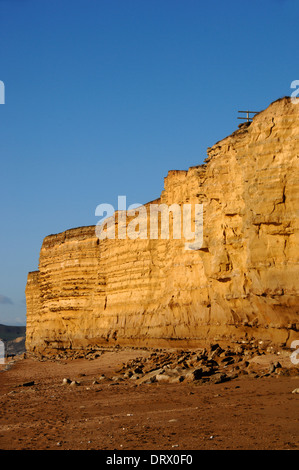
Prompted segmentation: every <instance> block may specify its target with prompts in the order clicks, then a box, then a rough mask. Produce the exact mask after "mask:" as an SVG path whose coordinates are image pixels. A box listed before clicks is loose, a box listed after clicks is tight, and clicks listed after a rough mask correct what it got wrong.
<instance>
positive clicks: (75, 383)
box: [70, 380, 80, 387]
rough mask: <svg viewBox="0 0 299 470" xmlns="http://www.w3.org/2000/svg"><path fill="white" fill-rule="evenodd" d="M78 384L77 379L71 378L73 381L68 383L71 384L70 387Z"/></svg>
mask: <svg viewBox="0 0 299 470" xmlns="http://www.w3.org/2000/svg"><path fill="white" fill-rule="evenodd" d="M78 385H80V382H78V381H77V380H73V381H72V382H71V383H70V386H71V387H76V386H78Z"/></svg>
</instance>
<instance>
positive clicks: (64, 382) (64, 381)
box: [62, 378, 72, 385]
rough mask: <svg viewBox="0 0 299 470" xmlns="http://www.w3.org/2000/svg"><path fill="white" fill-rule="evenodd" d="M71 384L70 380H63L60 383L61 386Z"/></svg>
mask: <svg viewBox="0 0 299 470" xmlns="http://www.w3.org/2000/svg"><path fill="white" fill-rule="evenodd" d="M71 382H72V381H71V379H67V378H64V379H63V381H62V385H67V384H70V383H71Z"/></svg>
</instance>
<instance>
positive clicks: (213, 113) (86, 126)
mask: <svg viewBox="0 0 299 470" xmlns="http://www.w3.org/2000/svg"><path fill="white" fill-rule="evenodd" d="M298 20H299V2H298V1H297V0H284V1H283V0H259V1H256V0H250V1H244V0H238V1H234V0H226V1H224V0H209V1H206V0H42V1H41V0H0V80H1V81H3V82H4V84H5V104H4V105H0V158H1V185H0V201H1V202H0V204H1V231H0V263H1V264H0V323H4V324H7V325H17V324H21V325H24V324H25V322H26V306H25V293H24V291H25V286H26V280H27V273H28V271H34V270H36V269H37V268H38V259H39V251H40V247H41V244H42V241H43V238H44V237H45V236H46V235H48V234H51V233H58V232H61V231H64V230H66V229H69V228H72V227H77V226H82V225H93V224H96V223H97V221H98V217H96V216H95V208H96V206H97V205H98V204H101V203H110V204H113V205H114V206H115V207H116V204H117V196H118V195H126V196H127V203H128V204H133V203H145V202H147V201H150V200H152V199H155V198H156V197H158V196H159V195H160V193H161V191H162V189H163V183H164V180H163V179H164V177H165V176H166V175H167V172H168V170H170V169H188V168H189V167H190V166H193V165H198V164H201V163H202V162H203V160H204V159H205V157H206V149H207V147H209V146H212V145H213V144H214V143H216V142H217V141H218V140H220V139H222V138H224V137H225V136H226V135H228V134H230V133H231V132H233V131H234V130H235V129H236V128H237V126H238V124H239V123H240V121H238V120H237V111H238V110H239V109H243V108H245V109H246V108H249V109H253V110H254V111H256V110H261V109H264V108H266V107H267V106H268V105H269V104H270V103H271V102H272V101H274V100H276V99H277V98H280V97H281V96H285V95H290V94H291V93H292V91H293V90H291V89H290V84H291V82H292V81H293V80H296V79H299V70H298V50H299V48H298V46H299V32H298V31H299V29H298V24H299V21H298Z"/></svg>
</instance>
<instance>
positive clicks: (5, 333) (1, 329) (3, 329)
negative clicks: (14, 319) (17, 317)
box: [0, 325, 26, 342]
mask: <svg viewBox="0 0 299 470" xmlns="http://www.w3.org/2000/svg"><path fill="white" fill-rule="evenodd" d="M25 335H26V326H7V325H0V339H1V340H2V341H4V342H5V341H13V340H14V339H16V338H19V337H20V336H25Z"/></svg>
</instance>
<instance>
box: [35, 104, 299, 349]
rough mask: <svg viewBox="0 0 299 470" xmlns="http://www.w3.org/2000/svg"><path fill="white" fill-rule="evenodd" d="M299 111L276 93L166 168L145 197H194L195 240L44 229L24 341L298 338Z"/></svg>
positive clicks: (91, 343)
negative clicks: (182, 165) (201, 159)
mask: <svg viewBox="0 0 299 470" xmlns="http://www.w3.org/2000/svg"><path fill="white" fill-rule="evenodd" d="M298 118H299V105H296V104H292V103H291V100H290V99H289V98H283V99H281V100H278V101H276V102H274V103H272V104H271V105H270V106H269V107H268V108H267V109H266V110H264V111H262V112H261V113H259V114H258V115H256V116H255V117H254V119H253V122H252V123H251V124H250V125H249V126H246V125H244V126H242V127H241V128H240V129H239V130H237V131H236V132H234V133H233V134H232V135H230V136H229V137H227V138H225V139H223V140H221V141H220V142H218V143H217V144H216V145H214V146H213V147H211V148H209V149H208V158H207V160H206V162H205V164H204V165H202V166H199V167H192V168H189V170H188V171H170V172H169V174H168V176H167V177H166V178H165V183H164V191H162V194H161V198H160V200H158V201H155V203H157V202H158V203H163V204H167V205H171V204H173V203H175V204H180V205H181V206H182V205H183V204H202V207H203V242H202V243H201V244H200V245H199V247H198V249H195V250H186V249H185V240H184V239H183V238H182V239H172V238H171V237H170V239H161V238H160V239H157V240H156V239H150V238H149V237H148V238H145V239H141V238H136V239H129V238H127V239H125V240H123V239H119V238H117V237H116V239H109V238H107V239H104V240H99V239H98V237H97V235H96V232H95V227H93V226H92V227H83V228H76V229H73V230H68V231H66V232H64V233H61V234H58V235H51V236H48V237H46V238H45V240H44V242H43V245H42V248H41V252H40V262H39V271H38V272H33V273H29V275H28V282H27V287H26V298H27V338H26V347H27V350H28V351H34V352H36V353H39V352H47V351H48V352H49V351H53V350H56V349H57V348H64V349H77V348H84V349H86V348H91V347H96V346H101V345H104V344H106V345H107V344H111V345H112V344H113V345H115V344H121V345H124V344H128V345H133V346H134V345H137V344H138V345H150V346H169V345H171V346H184V347H185V346H189V347H192V346H200V345H202V344H204V343H205V342H206V341H221V340H223V341H228V342H230V341H241V340H250V339H257V340H269V341H272V342H273V343H275V344H285V343H286V344H290V342H291V341H292V340H293V339H298V337H299V333H298V330H299V303H298V293H299V287H298V284H299V283H298V280H299V268H298V261H299V250H298V242H299V230H298V228H299V222H298V215H299V182H298V174H299V173H298V169H299V168H298V167H299V119H298ZM182 207H183V206H182ZM146 209H147V211H149V209H150V203H149V204H148V205H146ZM116 215H117V214H116ZM193 218H194V217H193ZM116 220H117V217H116Z"/></svg>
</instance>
